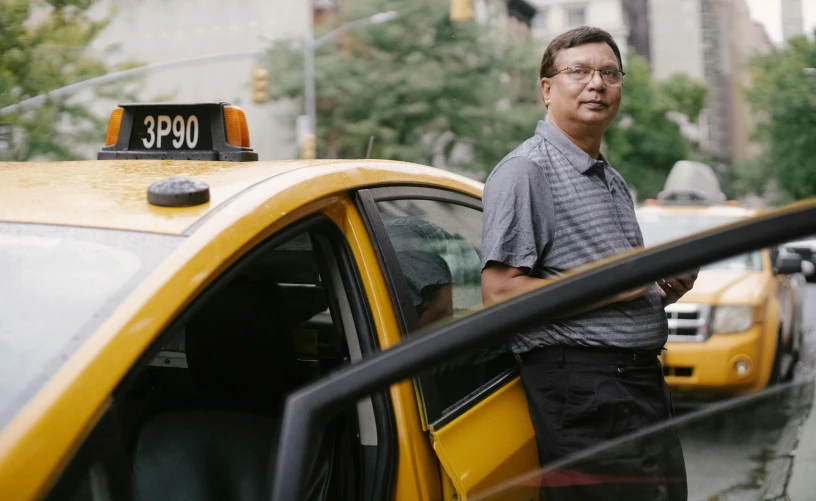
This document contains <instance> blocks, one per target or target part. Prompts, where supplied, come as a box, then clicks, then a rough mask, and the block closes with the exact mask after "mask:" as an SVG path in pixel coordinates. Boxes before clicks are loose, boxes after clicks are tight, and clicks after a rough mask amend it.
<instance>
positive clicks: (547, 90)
mask: <svg viewBox="0 0 816 501" xmlns="http://www.w3.org/2000/svg"><path fill="white" fill-rule="evenodd" d="M551 91H552V79H550V78H547V77H544V78H542V79H541V95H542V96H544V104H545V105H546V106H549V105H550V94H551Z"/></svg>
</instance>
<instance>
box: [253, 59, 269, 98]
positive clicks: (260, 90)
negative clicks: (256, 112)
mask: <svg viewBox="0 0 816 501" xmlns="http://www.w3.org/2000/svg"><path fill="white" fill-rule="evenodd" d="M252 102H253V103H255V104H264V103H268V102H269V71H267V70H266V68H261V67H260V66H256V67H254V68H253V69H252Z"/></svg>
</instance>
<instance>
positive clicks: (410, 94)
mask: <svg viewBox="0 0 816 501" xmlns="http://www.w3.org/2000/svg"><path fill="white" fill-rule="evenodd" d="M389 10H396V11H398V12H399V13H400V15H399V18H398V19H397V20H395V21H392V22H387V23H382V24H377V25H369V26H367V27H365V28H362V29H359V30H356V31H354V32H352V33H349V34H348V35H347V36H345V37H343V38H341V39H340V40H339V42H338V43H336V44H335V43H329V44H323V45H321V46H319V47H318V48H317V50H316V56H315V68H316V87H317V89H316V94H317V113H318V124H317V125H318V128H317V137H318V154H319V156H323V157H341V158H350V157H358V158H359V157H364V156H365V154H366V149H367V146H368V142H369V138H370V136H374V137H375V142H374V147H373V152H372V156H374V157H377V158H386V159H396V160H404V161H411V162H418V163H422V164H426V165H433V164H436V165H439V164H442V165H445V166H448V167H450V166H452V165H455V164H457V163H459V164H460V166H461V167H462V168H469V169H472V170H482V171H487V170H490V169H492V168H493V167H494V166H495V164H496V163H497V161H498V160H500V159H501V158H502V157H503V156H504V155H506V154H507V153H508V152H509V151H510V150H512V149H513V148H514V147H515V146H516V145H518V143H519V142H520V141H522V140H524V139H525V138H527V137H529V136H530V135H532V132H533V130H534V129H535V123H536V121H537V120H538V119H540V118H542V117H543V116H544V114H545V109H544V108H543V106H540V105H538V104H537V96H538V93H537V65H536V57H537V54H536V53H535V51H534V50H533V49H532V48H531V47H530V46H528V45H525V44H521V43H514V42H510V41H509V40H508V38H507V37H506V36H502V35H501V34H500V33H496V32H495V31H493V30H491V29H490V28H489V27H486V26H482V25H480V24H478V23H475V22H460V23H454V22H451V21H450V19H449V14H450V12H449V5H448V3H447V2H439V1H438V0H411V1H408V0H368V1H365V2H350V3H349V4H348V10H347V11H345V12H344V16H343V19H342V20H338V24H342V23H343V22H346V21H349V20H353V19H360V18H365V17H368V16H371V15H373V14H376V13H378V12H384V11H389ZM301 50H302V49H301V48H300V47H297V46H286V45H278V46H277V47H275V48H274V49H273V50H272V51H271V52H270V54H269V65H270V67H271V71H270V73H271V75H272V80H273V84H272V86H273V92H274V96H273V97H274V98H277V99H280V98H300V97H302V95H303V72H302V67H303V62H302V55H301ZM300 109H302V108H300ZM298 114H299V113H298Z"/></svg>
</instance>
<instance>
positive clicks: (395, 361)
mask: <svg viewBox="0 0 816 501" xmlns="http://www.w3.org/2000/svg"><path fill="white" fill-rule="evenodd" d="M815 231H816V200H813V201H809V202H802V203H799V204H795V205H793V206H790V207H786V208H783V209H779V210H776V211H773V212H768V213H765V214H763V215H760V216H756V217H753V218H750V219H745V220H741V221H737V222H734V223H731V224H729V225H726V226H724V227H721V228H716V229H710V230H707V231H704V232H701V233H698V234H695V235H692V236H688V237H685V238H682V239H678V240H676V241H672V242H667V243H664V244H662V245H659V246H655V247H653V248H650V249H645V250H633V251H630V252H627V253H625V254H622V255H619V256H616V257H612V258H609V259H607V260H604V261H603V262H601V263H598V264H595V265H591V266H589V267H588V269H585V270H583V271H580V272H577V273H574V274H570V275H568V276H565V277H563V278H560V279H559V280H556V281H554V282H552V283H549V284H547V285H544V286H541V287H539V288H537V289H535V290H532V291H528V292H526V293H524V294H521V295H518V296H515V297H513V298H510V299H507V300H505V301H503V302H501V303H498V304H496V305H493V306H491V307H489V308H486V309H484V310H481V311H478V312H475V313H473V314H472V315H469V316H467V317H465V318H462V319H460V320H457V321H453V322H450V323H447V324H444V325H442V326H441V327H437V328H435V329H428V331H427V332H422V333H421V334H423V335H418V336H413V337H412V338H411V339H408V340H406V341H404V342H403V343H400V344H398V345H396V346H395V347H393V348H390V349H388V350H384V351H382V352H380V353H377V354H375V355H373V356H371V357H369V358H368V359H366V360H363V361H362V362H360V363H358V364H354V365H352V366H349V367H346V368H344V369H342V370H339V371H337V372H336V373H335V374H334V376H333V377H332V378H328V379H325V380H323V381H320V382H318V383H315V384H313V385H310V386H307V387H305V388H302V389H301V390H299V391H297V392H295V393H293V394H292V395H290V396H289V397H288V399H287V401H286V405H285V410H284V416H283V422H282V426H281V434H280V442H279V448H278V457H281V458H283V457H285V458H286V461H280V462H278V464H276V466H275V471H274V474H273V483H272V486H271V499H272V501H288V500H294V499H300V498H301V497H302V496H301V494H302V491H303V487H304V486H303V483H304V482H303V480H304V476H305V472H306V471H307V468H308V463H309V461H310V459H311V451H310V450H309V448H308V444H310V443H311V442H312V441H313V440H314V439H315V438H316V435H317V433H318V432H319V430H320V429H321V428H320V427H321V426H322V425H323V423H325V422H326V421H327V420H328V419H329V418H330V417H331V416H332V415H333V414H334V413H336V412H337V411H338V410H339V409H341V408H342V406H343V405H344V404H347V403H349V402H353V401H355V400H356V399H359V398H362V397H364V396H366V395H368V394H370V393H371V392H374V391H380V390H382V389H384V388H386V387H388V386H389V385H391V384H394V383H396V382H399V381H400V380H402V379H404V378H407V377H412V375H413V374H415V373H417V372H419V371H421V370H424V369H427V368H430V367H432V366H434V365H436V364H439V363H443V362H445V360H447V359H448V358H449V357H451V356H453V355H455V354H457V353H458V352H460V351H461V350H463V349H465V348H473V347H480V346H485V345H487V344H489V343H491V342H492V343H495V342H497V341H501V340H504V339H508V338H510V337H512V335H513V333H514V332H518V330H519V329H523V328H524V327H525V326H527V325H530V324H531V323H532V322H535V321H541V319H542V318H547V319H555V318H558V317H560V316H563V315H564V314H565V312H569V311H572V310H574V309H576V308H580V307H582V306H583V305H585V304H591V303H593V302H596V301H599V300H602V299H604V298H607V297H609V296H611V295H614V294H616V293H618V292H620V291H622V290H628V289H632V288H635V287H638V286H642V285H643V284H647V283H650V282H653V281H656V280H658V279H659V278H661V277H664V276H668V275H672V274H677V273H681V272H683V270H687V269H690V268H694V267H697V266H701V265H703V264H706V263H710V262H715V261H718V260H722V259H725V258H727V257H729V256H733V255H736V254H740V253H744V252H749V251H753V250H756V249H759V248H762V247H765V246H768V245H774V244H778V243H780V242H784V241H786V240H792V239H794V238H799V237H803V236H805V235H808V234H811V233H813V232H815ZM519 473H525V472H519Z"/></svg>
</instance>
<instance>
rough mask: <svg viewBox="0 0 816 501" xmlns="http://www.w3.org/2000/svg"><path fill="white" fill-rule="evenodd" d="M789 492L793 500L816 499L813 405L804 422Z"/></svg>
mask: <svg viewBox="0 0 816 501" xmlns="http://www.w3.org/2000/svg"><path fill="white" fill-rule="evenodd" d="M787 494H788V499H790V500H791V501H806V500H811V499H816V412H814V409H813V407H811V409H810V412H809V413H808V415H807V417H806V418H805V420H804V423H803V427H802V435H801V437H800V439H799V445H798V447H797V449H796V453H795V460H794V462H793V472H792V473H791V477H790V481H789V482H788V489H787Z"/></svg>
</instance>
